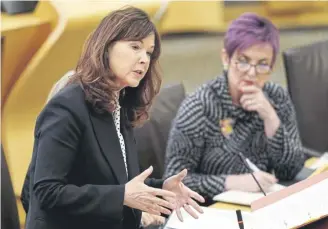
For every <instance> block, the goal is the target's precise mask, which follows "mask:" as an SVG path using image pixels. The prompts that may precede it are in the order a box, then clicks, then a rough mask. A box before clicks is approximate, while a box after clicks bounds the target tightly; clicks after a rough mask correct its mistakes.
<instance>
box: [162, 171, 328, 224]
mask: <svg viewBox="0 0 328 229" xmlns="http://www.w3.org/2000/svg"><path fill="white" fill-rule="evenodd" d="M310 179H312V180H310ZM310 179H309V180H307V181H305V183H306V184H305V183H303V184H300V183H299V185H297V186H294V187H287V188H285V189H284V190H282V191H281V192H277V193H275V194H272V195H268V196H267V197H265V198H264V199H266V201H264V202H266V204H264V205H262V206H259V207H258V208H255V209H256V210H254V209H253V210H254V211H253V212H242V216H243V221H244V228H245V229H263V228H265V229H290V228H299V227H300V226H301V225H304V224H305V223H307V222H312V221H316V220H318V219H319V218H321V217H324V216H328V204H327V203H328V195H327V190H328V172H327V173H325V174H321V175H319V176H317V177H313V178H310ZM315 180H316V181H315ZM284 193H285V194H284ZM279 196H280V197H281V198H277V197H279ZM268 199H272V200H274V201H271V202H268ZM261 201H262V200H260V201H257V202H258V203H259V202H261ZM203 210H204V214H201V215H200V217H199V219H194V218H192V217H191V216H189V215H188V214H187V213H186V212H185V211H184V210H182V213H183V218H184V222H180V221H179V220H178V218H177V216H176V214H175V213H173V214H171V216H170V218H169V220H168V222H167V224H166V226H165V229H203V228H204V229H212V228H213V229H214V228H215V229H217V228H223V229H239V226H238V223H237V216H236V212H235V211H232V210H221V209H215V208H203Z"/></svg>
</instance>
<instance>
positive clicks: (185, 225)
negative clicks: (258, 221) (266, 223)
mask: <svg viewBox="0 0 328 229" xmlns="http://www.w3.org/2000/svg"><path fill="white" fill-rule="evenodd" d="M203 210H204V213H203V214H200V215H199V219H194V218H192V217H191V216H190V215H188V214H187V213H186V212H185V211H184V210H182V215H183V219H184V221H183V222H180V220H179V219H178V217H177V216H176V213H175V212H173V213H172V214H171V216H170V218H169V220H168V222H167V224H166V225H165V229H200V228H202V229H203V228H204V229H212V228H213V229H214V228H215V229H217V228H224V229H239V226H238V220H237V215H236V211H233V210H221V209H215V208H205V207H203ZM242 216H243V221H244V227H245V228H247V229H252V226H251V225H252V222H251V213H250V212H242Z"/></svg>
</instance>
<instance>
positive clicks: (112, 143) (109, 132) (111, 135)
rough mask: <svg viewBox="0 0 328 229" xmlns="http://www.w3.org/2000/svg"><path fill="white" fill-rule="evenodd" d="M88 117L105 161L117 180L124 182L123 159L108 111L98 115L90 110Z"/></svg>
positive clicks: (125, 177)
mask: <svg viewBox="0 0 328 229" xmlns="http://www.w3.org/2000/svg"><path fill="white" fill-rule="evenodd" d="M90 119H91V123H92V125H93V131H94V133H95V136H96V138H97V140H98V144H99V145H100V148H101V151H102V153H103V155H104V157H105V159H106V161H107V162H108V164H109V165H110V166H111V167H112V168H113V171H114V174H115V176H116V179H117V180H118V182H119V183H120V184H125V183H126V182H127V176H126V171H125V165H124V159H123V155H122V150H121V146H120V143H119V139H118V136H117V132H116V128H115V124H114V120H113V117H112V115H111V114H109V113H108V114H105V115H104V114H103V115H100V114H97V113H94V112H90Z"/></svg>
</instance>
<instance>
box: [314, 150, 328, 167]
mask: <svg viewBox="0 0 328 229" xmlns="http://www.w3.org/2000/svg"><path fill="white" fill-rule="evenodd" d="M324 165H328V152H327V153H324V154H323V155H322V156H321V157H320V158H319V160H317V161H316V162H315V163H313V165H312V166H311V167H310V168H311V169H318V168H320V167H322V166H324Z"/></svg>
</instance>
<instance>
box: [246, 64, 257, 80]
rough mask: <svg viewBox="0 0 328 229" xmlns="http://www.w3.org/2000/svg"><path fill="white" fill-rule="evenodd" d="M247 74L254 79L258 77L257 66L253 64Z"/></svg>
mask: <svg viewBox="0 0 328 229" xmlns="http://www.w3.org/2000/svg"><path fill="white" fill-rule="evenodd" d="M247 75H248V76H249V77H250V78H251V79H254V78H255V77H256V69H255V66H251V67H250V69H249V70H248V72H247Z"/></svg>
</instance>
